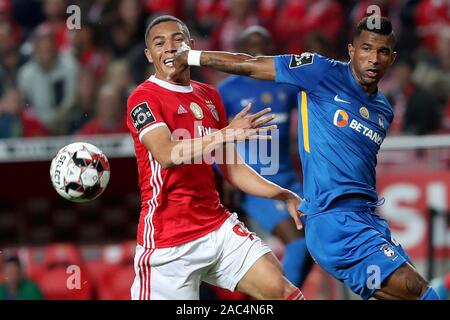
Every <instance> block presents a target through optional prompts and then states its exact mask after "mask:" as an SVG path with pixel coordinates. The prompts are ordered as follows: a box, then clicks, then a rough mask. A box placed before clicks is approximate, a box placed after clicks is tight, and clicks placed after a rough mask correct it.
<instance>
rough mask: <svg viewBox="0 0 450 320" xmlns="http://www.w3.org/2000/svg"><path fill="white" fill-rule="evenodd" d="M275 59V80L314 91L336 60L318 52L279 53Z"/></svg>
mask: <svg viewBox="0 0 450 320" xmlns="http://www.w3.org/2000/svg"><path fill="white" fill-rule="evenodd" d="M274 60H275V81H276V82H278V83H287V84H291V85H295V86H297V87H300V88H301V89H304V90H306V91H312V90H314V88H315V87H316V85H317V84H318V83H319V82H320V81H321V80H322V78H323V77H324V76H325V75H326V73H327V71H329V70H330V69H331V68H332V67H333V65H334V64H335V61H334V60H330V59H327V58H325V57H323V56H321V55H319V54H317V53H309V52H305V53H302V54H301V55H297V54H290V55H279V56H275V57H274Z"/></svg>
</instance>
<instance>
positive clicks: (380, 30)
mask: <svg viewBox="0 0 450 320" xmlns="http://www.w3.org/2000/svg"><path fill="white" fill-rule="evenodd" d="M364 30H365V31H369V32H373V33H376V34H379V35H382V36H390V37H392V40H393V42H392V43H393V44H394V45H395V42H396V37H395V33H394V30H393V28H392V23H391V20H389V19H388V18H387V17H380V16H369V17H365V18H363V19H361V21H359V23H358V25H357V26H356V29H355V33H354V35H353V39H357V38H358V37H359V36H360V35H361V32H363V31H364Z"/></svg>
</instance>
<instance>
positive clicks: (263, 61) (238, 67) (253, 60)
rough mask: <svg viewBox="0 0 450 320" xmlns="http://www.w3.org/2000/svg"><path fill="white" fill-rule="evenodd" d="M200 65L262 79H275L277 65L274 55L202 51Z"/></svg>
mask: <svg viewBox="0 0 450 320" xmlns="http://www.w3.org/2000/svg"><path fill="white" fill-rule="evenodd" d="M200 65H201V66H204V67H209V68H213V69H215V70H219V71H222V72H227V73H232V74H237V75H242V76H248V77H252V78H256V79H261V80H274V79H275V66H274V62H273V58H272V57H253V56H250V55H248V54H243V53H230V52H221V51H202V53H201V56H200Z"/></svg>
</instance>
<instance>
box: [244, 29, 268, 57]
mask: <svg viewBox="0 0 450 320" xmlns="http://www.w3.org/2000/svg"><path fill="white" fill-rule="evenodd" d="M239 51H243V52H244V53H248V54H249V55H252V56H265V55H271V54H272V53H273V44H272V41H270V40H268V39H266V38H265V37H263V36H262V35H260V34H258V33H253V34H251V35H250V36H249V37H248V39H247V40H246V41H245V43H244V45H243V46H242V50H239Z"/></svg>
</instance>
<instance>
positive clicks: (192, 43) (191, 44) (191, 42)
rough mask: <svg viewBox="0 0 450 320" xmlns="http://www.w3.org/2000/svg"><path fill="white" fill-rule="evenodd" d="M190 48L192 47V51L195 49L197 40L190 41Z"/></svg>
mask: <svg viewBox="0 0 450 320" xmlns="http://www.w3.org/2000/svg"><path fill="white" fill-rule="evenodd" d="M189 47H191V49H194V47H195V40H194V39H189Z"/></svg>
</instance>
